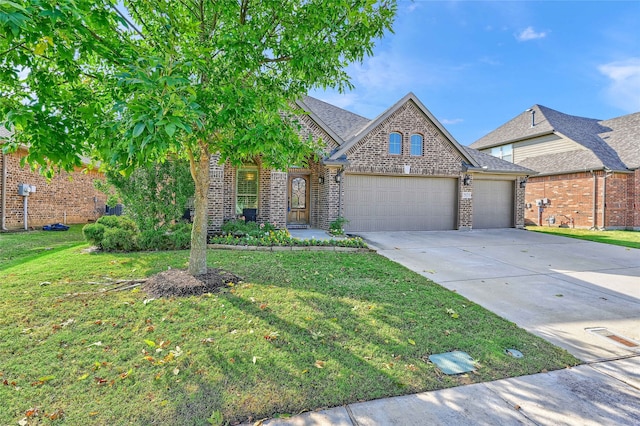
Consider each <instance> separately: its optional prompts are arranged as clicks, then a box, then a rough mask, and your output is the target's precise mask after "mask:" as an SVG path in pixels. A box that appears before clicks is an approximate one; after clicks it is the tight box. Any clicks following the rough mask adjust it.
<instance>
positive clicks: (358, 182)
mask: <svg viewBox="0 0 640 426" xmlns="http://www.w3.org/2000/svg"><path fill="white" fill-rule="evenodd" d="M344 185H345V206H344V216H345V217H346V218H347V219H348V220H349V223H348V224H347V225H345V229H347V230H349V231H435V230H445V229H455V228H456V219H457V211H458V208H457V199H458V197H457V179H450V178H425V177H414V176H407V177H404V176H371V175H347V176H346V177H345V179H344Z"/></svg>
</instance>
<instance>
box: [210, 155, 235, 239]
mask: <svg viewBox="0 0 640 426" xmlns="http://www.w3.org/2000/svg"><path fill="white" fill-rule="evenodd" d="M219 160H220V156H219V155H217V154H216V155H212V156H211V158H210V159H209V191H208V193H207V219H208V220H207V230H208V232H213V231H218V230H220V227H221V226H222V223H223V222H224V218H225V202H226V200H225V194H224V188H225V185H226V183H227V181H228V179H229V176H228V175H229V174H228V173H226V170H225V166H224V165H221V164H219ZM234 206H235V204H234Z"/></svg>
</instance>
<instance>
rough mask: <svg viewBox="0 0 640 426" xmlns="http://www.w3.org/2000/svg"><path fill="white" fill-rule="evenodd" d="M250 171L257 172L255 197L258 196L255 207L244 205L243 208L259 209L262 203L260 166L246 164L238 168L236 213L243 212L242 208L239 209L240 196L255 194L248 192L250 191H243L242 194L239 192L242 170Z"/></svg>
mask: <svg viewBox="0 0 640 426" xmlns="http://www.w3.org/2000/svg"><path fill="white" fill-rule="evenodd" d="M248 171H252V172H255V174H256V192H255V197H256V204H255V207H246V206H244V207H243V209H253V208H255V209H257V208H258V207H259V205H260V171H259V169H258V166H252V165H244V166H242V167H240V168H238V169H236V197H235V212H236V214H242V209H240V210H238V198H239V197H240V196H244V197H247V196H252V195H254V194H248V193H243V194H240V192H239V188H238V184H239V182H240V179H239V176H240V173H241V172H248Z"/></svg>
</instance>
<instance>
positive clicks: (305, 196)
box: [287, 175, 311, 225]
mask: <svg viewBox="0 0 640 426" xmlns="http://www.w3.org/2000/svg"><path fill="white" fill-rule="evenodd" d="M288 186H289V189H288V200H289V205H288V206H287V207H288V214H287V224H291V225H307V224H308V223H309V192H311V191H310V188H309V176H308V175H289V185H288Z"/></svg>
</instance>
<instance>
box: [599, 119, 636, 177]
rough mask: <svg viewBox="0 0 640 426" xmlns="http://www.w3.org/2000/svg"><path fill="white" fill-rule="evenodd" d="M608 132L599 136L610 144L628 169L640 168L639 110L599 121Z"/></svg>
mask: <svg viewBox="0 0 640 426" xmlns="http://www.w3.org/2000/svg"><path fill="white" fill-rule="evenodd" d="M600 124H602V126H604V127H606V128H610V129H611V131H610V132H605V133H600V138H602V140H604V141H605V142H606V143H607V144H608V145H609V146H611V147H612V148H613V149H614V150H615V151H616V152H617V153H618V155H619V156H620V159H621V160H622V161H623V162H624V163H625V164H626V165H627V167H628V168H629V169H637V168H640V112H636V113H634V114H629V115H623V116H622V117H617V118H612V119H611V120H604V121H601V122H600Z"/></svg>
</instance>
